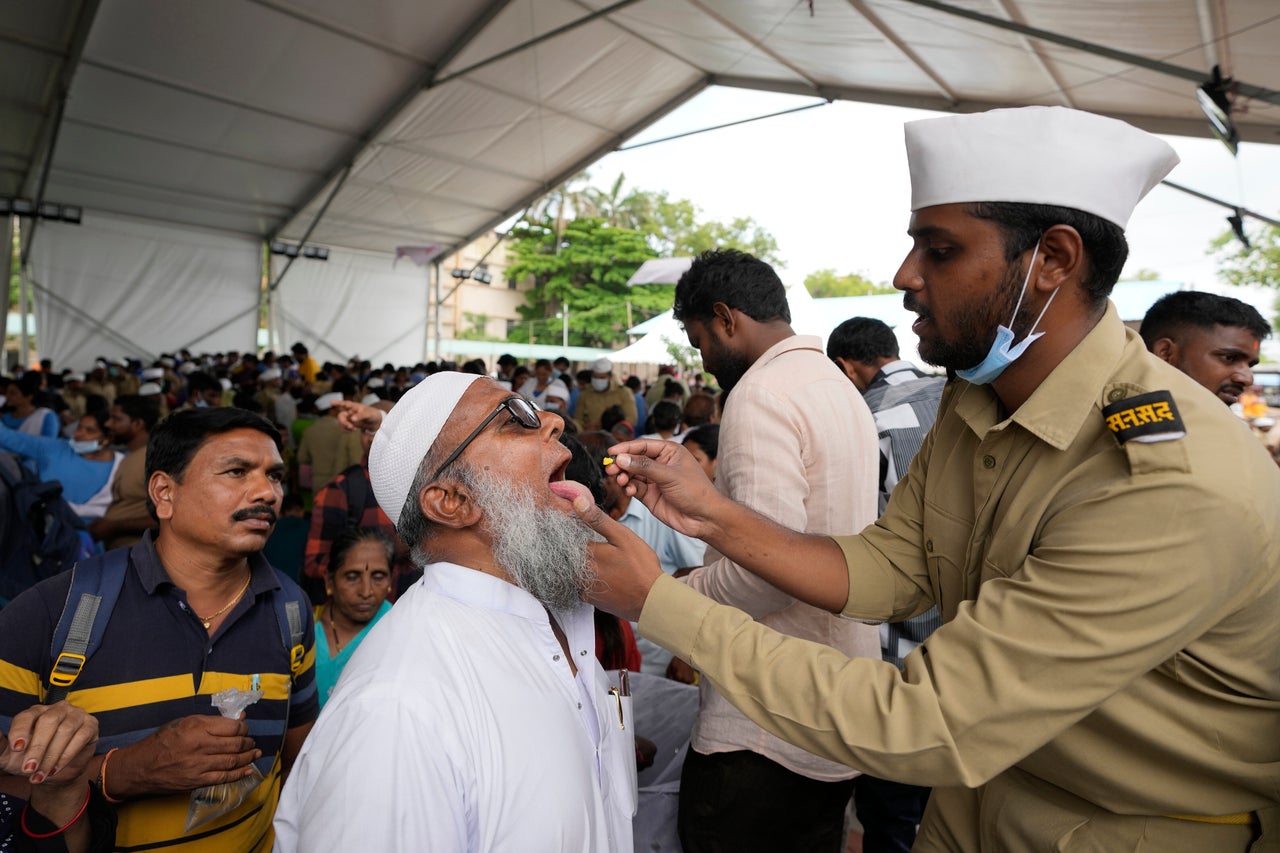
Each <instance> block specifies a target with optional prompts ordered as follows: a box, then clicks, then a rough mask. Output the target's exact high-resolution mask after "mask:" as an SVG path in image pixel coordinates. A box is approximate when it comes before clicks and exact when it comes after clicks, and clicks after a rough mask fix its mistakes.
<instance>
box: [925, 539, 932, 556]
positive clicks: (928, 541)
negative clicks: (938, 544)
mask: <svg viewBox="0 0 1280 853" xmlns="http://www.w3.org/2000/svg"><path fill="white" fill-rule="evenodd" d="M924 549H925V550H926V551H928V552H929V553H930V554H932V553H933V540H932V539H926V540H924Z"/></svg>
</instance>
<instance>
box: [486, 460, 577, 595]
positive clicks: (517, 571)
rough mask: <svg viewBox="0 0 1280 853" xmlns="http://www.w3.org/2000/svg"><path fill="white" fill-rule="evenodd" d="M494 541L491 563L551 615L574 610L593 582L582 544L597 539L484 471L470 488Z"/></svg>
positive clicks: (524, 490) (528, 492) (525, 491)
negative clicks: (558, 611) (555, 611)
mask: <svg viewBox="0 0 1280 853" xmlns="http://www.w3.org/2000/svg"><path fill="white" fill-rule="evenodd" d="M472 493H473V497H474V499H475V501H476V504H477V505H478V506H479V507H480V509H482V510H483V511H484V525H485V529H486V530H487V531H488V532H489V536H490V539H491V540H492V542H493V558H494V560H495V561H496V562H497V563H498V565H500V566H502V568H504V569H506V570H507V572H508V573H509V574H510V575H511V580H512V581H513V582H514V583H515V584H516V585H517V586H519V587H520V588H522V589H524V590H525V591H526V592H528V593H529V594H530V595H532V596H533V597H534V598H536V599H538V601H540V602H542V604H543V605H544V606H545V607H547V608H549V609H551V610H567V609H569V608H571V607H573V606H575V605H577V604H578V603H579V602H580V601H581V598H582V593H583V591H584V590H586V589H587V588H588V587H589V586H590V585H591V583H592V581H593V580H594V579H595V576H594V575H593V573H592V571H591V561H590V557H589V554H588V551H587V543H588V542H591V541H593V540H594V539H596V538H598V537H596V536H595V534H594V533H593V532H592V530H591V528H589V527H587V526H586V525H585V524H583V523H582V522H581V521H579V520H578V519H577V518H576V517H574V516H569V515H566V514H564V513H562V512H558V511H557V510H555V509H552V508H550V507H539V506H538V505H537V502H536V501H535V499H534V491H533V489H531V488H520V487H518V486H516V485H515V484H514V483H512V482H511V481H510V480H507V479H499V478H498V477H496V476H494V475H492V474H490V473H489V472H487V471H481V472H478V473H477V474H476V475H475V479H474V481H473V483H472Z"/></svg>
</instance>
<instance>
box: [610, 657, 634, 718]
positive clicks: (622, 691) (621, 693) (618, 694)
mask: <svg viewBox="0 0 1280 853" xmlns="http://www.w3.org/2000/svg"><path fill="white" fill-rule="evenodd" d="M609 695H610V696H612V697H613V698H614V701H615V702H617V703H618V728H619V729H622V730H624V731H625V730H626V728H627V717H626V714H625V713H624V712H623V709H622V708H623V702H622V699H623V697H627V698H630V697H631V679H630V676H629V674H628V673H627V671H626V670H625V669H620V670H618V686H617V687H610V688H609Z"/></svg>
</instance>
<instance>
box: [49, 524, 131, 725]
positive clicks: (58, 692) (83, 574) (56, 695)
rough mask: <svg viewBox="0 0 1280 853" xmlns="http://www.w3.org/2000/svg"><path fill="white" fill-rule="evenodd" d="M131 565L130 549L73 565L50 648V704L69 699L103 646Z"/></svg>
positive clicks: (119, 550) (112, 552) (122, 549)
mask: <svg viewBox="0 0 1280 853" xmlns="http://www.w3.org/2000/svg"><path fill="white" fill-rule="evenodd" d="M128 567H129V549H128V548H117V549H115V550H114V551H108V552H107V553H106V554H103V555H102V556H100V557H90V558H89V559H87V560H84V561H82V562H79V563H76V565H75V566H73V567H72V569H71V589H70V590H69V591H68V593H67V603H66V604H65V605H63V608H62V616H61V617H60V618H59V619H58V627H57V628H56V629H55V630H54V632H53V643H52V644H51V646H50V648H49V653H50V655H51V656H52V657H53V669H52V670H51V671H50V673H49V688H48V690H47V691H46V692H45V702H46V703H47V704H52V703H54V702H57V701H60V700H62V699H65V698H66V696H67V693H69V692H70V690H71V686H72V685H73V684H75V681H76V679H77V678H79V677H80V672H81V670H83V669H84V665H85V662H86V661H87V660H88V659H89V657H90V656H91V655H93V653H94V652H95V651H97V649H98V646H99V645H101V643H102V635H103V634H104V633H106V630H107V623H108V622H109V621H110V620H111V611H112V610H113V609H115V606H116V600H117V599H118V598H119V597H120V589H121V587H123V586H124V575H125V571H126V570H127V569H128Z"/></svg>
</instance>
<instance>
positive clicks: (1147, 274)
mask: <svg viewBox="0 0 1280 853" xmlns="http://www.w3.org/2000/svg"><path fill="white" fill-rule="evenodd" d="M1159 280H1160V273H1158V272H1156V271H1155V270H1151V269H1147V268H1146V267H1143V268H1142V269H1140V270H1138V271H1137V272H1136V273H1134V274H1133V275H1131V276H1129V277H1128V278H1126V279H1125V281H1159Z"/></svg>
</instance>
